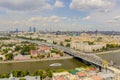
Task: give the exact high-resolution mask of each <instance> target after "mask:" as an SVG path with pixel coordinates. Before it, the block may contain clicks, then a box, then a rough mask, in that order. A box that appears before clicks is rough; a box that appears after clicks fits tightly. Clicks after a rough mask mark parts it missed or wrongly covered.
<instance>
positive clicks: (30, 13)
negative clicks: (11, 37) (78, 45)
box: [0, 0, 120, 31]
mask: <svg viewBox="0 0 120 80" xmlns="http://www.w3.org/2000/svg"><path fill="white" fill-rule="evenodd" d="M29 27H36V28H37V29H38V30H44V31H58V30H59V31H95V30H98V31H120V0H0V31H5V30H15V29H16V28H18V29H19V30H26V31H27V30H28V29H29Z"/></svg>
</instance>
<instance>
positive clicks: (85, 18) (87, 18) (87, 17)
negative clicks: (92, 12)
mask: <svg viewBox="0 0 120 80" xmlns="http://www.w3.org/2000/svg"><path fill="white" fill-rule="evenodd" d="M90 18H91V16H86V17H84V18H83V20H89V19H90Z"/></svg>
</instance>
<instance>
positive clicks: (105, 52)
mask: <svg viewBox="0 0 120 80" xmlns="http://www.w3.org/2000/svg"><path fill="white" fill-rule="evenodd" d="M116 52H120V50H113V51H104V52H98V53H95V54H98V55H99V54H108V53H116Z"/></svg>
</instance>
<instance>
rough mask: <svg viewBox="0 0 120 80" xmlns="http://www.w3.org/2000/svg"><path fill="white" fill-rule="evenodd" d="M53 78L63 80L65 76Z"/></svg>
mask: <svg viewBox="0 0 120 80" xmlns="http://www.w3.org/2000/svg"><path fill="white" fill-rule="evenodd" d="M55 80H65V78H64V77H63V76H56V77H55Z"/></svg>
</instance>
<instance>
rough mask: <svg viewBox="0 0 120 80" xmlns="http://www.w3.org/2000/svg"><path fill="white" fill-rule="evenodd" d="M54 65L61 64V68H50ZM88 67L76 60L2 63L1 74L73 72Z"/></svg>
mask: <svg viewBox="0 0 120 80" xmlns="http://www.w3.org/2000/svg"><path fill="white" fill-rule="evenodd" d="M53 63H60V64H62V65H61V66H49V65H50V64H53ZM81 66H86V65H85V64H83V63H82V62H80V61H78V60H76V59H73V58H71V59H62V60H48V61H34V62H15V63H0V74H2V73H10V72H12V71H14V70H23V71H25V70H27V71H29V72H30V73H33V72H35V71H36V70H39V69H41V70H46V69H52V70H57V69H66V70H71V69H74V68H76V67H81Z"/></svg>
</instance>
